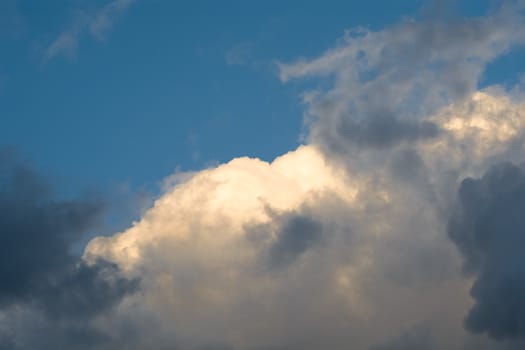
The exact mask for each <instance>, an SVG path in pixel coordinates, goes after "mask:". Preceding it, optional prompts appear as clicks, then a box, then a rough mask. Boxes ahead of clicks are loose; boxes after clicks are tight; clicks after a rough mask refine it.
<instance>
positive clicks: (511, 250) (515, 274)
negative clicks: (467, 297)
mask: <svg viewBox="0 0 525 350" xmlns="http://www.w3.org/2000/svg"><path fill="white" fill-rule="evenodd" d="M458 196H459V206H458V210H457V211H456V212H455V215H454V216H453V217H452V219H451V221H450V224H449V230H448V233H449V235H450V237H451V239H452V240H453V241H454V242H455V243H456V245H457V246H458V248H459V250H460V251H461V253H462V254H463V256H464V260H465V270H466V272H468V273H471V274H475V275H476V280H475V282H474V284H473V286H472V289H471V291H470V294H471V295H472V297H473V299H474V300H475V304H474V306H473V307H472V308H471V310H470V311H469V314H468V316H467V318H466V320H465V324H466V327H467V328H468V329H469V330H471V331H473V332H487V333H488V334H489V335H491V336H492V337H495V338H497V339H503V338H517V337H524V336H525V319H524V314H525V313H524V308H525V305H524V302H523V300H524V296H525V264H524V263H523V259H522V257H523V254H522V253H523V252H522V247H523V245H524V243H525V234H524V232H525V220H524V218H525V217H524V216H523V212H524V210H525V208H524V206H525V172H524V170H523V168H522V167H518V166H516V165H513V164H511V163H503V164H499V165H495V166H493V167H491V168H490V169H489V170H488V171H487V173H486V174H484V175H483V177H481V178H480V179H472V178H467V179H465V180H463V182H462V183H461V186H460V188H459V195H458Z"/></svg>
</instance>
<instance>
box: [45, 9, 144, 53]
mask: <svg viewBox="0 0 525 350" xmlns="http://www.w3.org/2000/svg"><path fill="white" fill-rule="evenodd" d="M133 1H134V0H111V1H109V2H108V3H106V4H105V5H104V6H102V7H101V8H99V9H97V10H96V11H95V12H94V13H92V12H88V11H80V12H79V14H78V15H77V17H76V18H75V19H74V21H73V23H72V25H71V26H70V27H69V28H67V29H66V30H64V31H63V32H62V33H60V34H59V35H58V36H57V37H56V38H55V39H54V40H53V41H52V42H51V43H50V44H49V45H48V46H47V48H46V50H45V58H46V59H51V58H53V57H56V56H59V55H64V56H66V57H72V56H74V55H75V53H76V50H77V48H78V42H79V40H80V37H81V36H83V35H85V34H86V33H89V34H91V35H92V36H93V37H94V38H95V39H97V40H105V38H106V35H107V33H108V32H109V30H110V29H111V27H112V26H113V22H114V20H115V17H116V16H118V15H120V14H122V13H123V12H125V11H126V10H127V9H128V7H129V6H130V5H131V4H132V3H133Z"/></svg>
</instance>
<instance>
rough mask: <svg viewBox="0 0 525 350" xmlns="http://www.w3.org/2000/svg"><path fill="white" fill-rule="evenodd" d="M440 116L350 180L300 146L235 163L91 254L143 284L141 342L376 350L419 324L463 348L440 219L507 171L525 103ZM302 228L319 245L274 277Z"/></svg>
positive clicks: (189, 184) (458, 109) (455, 275)
mask: <svg viewBox="0 0 525 350" xmlns="http://www.w3.org/2000/svg"><path fill="white" fill-rule="evenodd" d="M430 119H431V120H433V121H434V122H435V123H437V124H438V125H439V126H440V127H441V128H442V129H443V130H444V131H443V133H442V134H440V136H439V137H438V138H436V139H435V140H433V141H432V142H429V143H426V144H423V145H421V146H420V147H417V148H416V149H415V150H414V149H399V150H397V151H396V152H393V153H392V156H391V157H390V158H389V160H388V161H387V162H385V163H381V164H378V163H374V167H358V166H356V167H351V168H350V170H348V169H349V168H348V166H347V165H346V164H345V165H339V163H334V162H333V161H332V160H331V159H330V158H329V157H326V156H325V155H323V153H321V152H320V150H319V149H318V147H317V146H315V145H305V146H301V147H299V148H298V149H297V150H295V151H292V152H289V153H287V154H285V155H283V156H282V157H279V158H277V159H276V160H275V161H273V162H272V163H266V162H263V161H261V160H258V159H250V158H237V159H234V160H232V161H230V162H229V163H227V164H223V165H220V166H218V167H216V168H211V169H207V170H203V171H201V172H197V173H194V174H189V175H188V176H186V177H184V176H183V177H180V176H178V178H177V181H175V185H174V187H171V188H170V189H167V192H166V193H165V194H164V195H163V196H162V197H161V198H159V199H158V200H157V201H156V202H155V205H154V206H153V207H152V208H151V209H150V210H149V211H147V212H146V213H145V214H144V216H143V218H142V219H141V220H140V221H139V222H137V223H135V224H134V225H133V226H132V227H131V228H129V229H128V230H126V231H124V232H122V233H119V234H116V235H114V236H112V237H98V238H95V239H94V240H92V241H91V242H90V244H89V245H88V247H87V249H86V253H85V258H86V259H88V260H91V259H94V258H95V257H103V258H106V259H109V260H111V261H114V262H116V263H118V265H119V266H120V267H122V268H123V269H125V271H127V273H129V274H131V275H137V276H141V277H142V278H143V283H142V286H143V289H142V292H141V294H140V295H139V296H135V297H134V298H135V299H133V301H132V302H130V303H129V304H127V305H123V306H122V310H121V316H122V317H134V318H135V317H138V315H141V316H140V317H139V320H138V321H137V322H139V323H141V322H143V321H142V318H141V317H143V318H145V319H148V320H150V321H148V322H152V321H151V320H152V319H153V320H155V321H153V324H155V326H154V327H149V326H147V325H144V324H140V326H137V327H139V328H140V331H142V332H144V337H145V338H147V339H150V340H151V339H163V341H164V342H167V343H171V344H177V345H179V346H181V347H182V348H193V347H195V346H205V345H214V346H216V347H217V348H220V347H219V345H221V346H229V347H231V348H233V349H263V348H286V349H305V350H308V349H319V348H328V349H347V348H348V347H349V346H350V345H351V346H352V348H354V349H368V347H370V346H373V345H376V344H379V343H383V342H387V341H388V340H389V339H393V338H396V337H397V335H399V334H403V333H404V332H405V331H407V330H410V329H411V328H412V327H414V326H415V327H419V326H418V325H424V327H425V330H428V333H429V335H430V337H431V339H432V342H433V343H434V344H435V345H436V348H438V349H439V348H446V349H466V348H464V347H462V346H463V345H462V344H463V343H466V342H470V341H472V337H471V336H470V335H468V334H467V333H466V332H465V331H464V330H463V329H462V318H463V316H464V315H465V314H466V312H467V311H468V309H469V307H470V304H471V302H470V300H469V296H468V288H469V285H470V281H469V280H465V279H464V278H463V276H462V275H461V272H460V270H461V268H460V265H461V260H460V258H459V256H458V255H457V253H456V252H455V248H454V246H453V245H452V244H451V242H450V241H449V240H448V239H447V237H446V224H447V216H446V215H444V213H443V210H442V208H447V207H449V202H451V201H452V200H453V197H454V195H455V189H456V187H457V185H458V183H459V181H460V180H461V179H462V178H464V177H465V176H467V175H479V174H480V173H481V172H482V171H483V170H484V169H485V165H486V163H487V162H489V161H495V160H497V159H509V154H510V153H509V152H511V151H512V149H513V147H516V145H515V141H516V140H518V139H519V138H520V137H521V135H522V132H523V130H524V128H523V126H524V123H525V104H523V103H520V102H513V101H512V100H510V99H509V98H508V97H506V96H505V95H503V94H502V93H501V91H500V92H498V91H495V90H489V91H484V92H476V93H474V94H473V95H472V96H470V97H469V98H468V99H467V100H466V101H464V102H463V103H460V104H452V105H449V106H446V107H444V108H443V109H441V110H439V111H438V112H437V113H436V114H435V115H433V116H431V117H430ZM520 151H523V147H521V148H520ZM407 154H408V157H407ZM412 156H415V158H413V157H412ZM418 159H419V161H420V163H419V164H415V163H417V160H418ZM418 174H419V175H418ZM451 174H452V175H451ZM188 177H189V178H188ZM294 217H305V218H309V220H313V221H314V222H316V223H318V226H315V227H317V228H316V229H317V230H319V231H320V233H319V234H318V236H317V237H316V238H315V240H314V241H311V240H310V241H309V242H308V244H306V245H302V248H297V249H295V248H294V247H291V250H290V251H288V253H289V254H291V255H289V258H290V259H291V260H290V259H289V260H287V264H285V265H277V266H275V265H271V262H269V261H268V257H269V256H271V254H272V249H276V247H277V246H278V245H277V242H279V241H280V240H281V239H282V237H283V235H285V234H287V233H286V232H289V231H286V230H290V229H293V223H292V226H290V222H292V221H290V220H293V218H294ZM287 225H288V226H287ZM290 227H291V228H290ZM293 239H297V240H300V239H301V236H300V235H299V236H296V237H295V238H293ZM312 242H313V243H312ZM289 243H290V241H288V243H287V244H289ZM292 244H294V242H292ZM298 246H299V247H301V242H299V244H298ZM279 249H283V245H282V244H281V245H279ZM284 249H287V248H284ZM294 249H295V250H294ZM269 263H270V265H269ZM145 315H146V316H145ZM425 341H428V339H427V338H425ZM349 344H350V345H349ZM489 344H492V343H489ZM136 346H137V348H141V346H144V345H143V344H142V343H138V345H137V344H136ZM465 346H466V345H465ZM492 346H494V348H495V349H497V345H496V344H492ZM229 347H225V348H229Z"/></svg>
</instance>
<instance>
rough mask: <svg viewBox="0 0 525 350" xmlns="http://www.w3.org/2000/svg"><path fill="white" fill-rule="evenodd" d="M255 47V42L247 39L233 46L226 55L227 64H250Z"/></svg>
mask: <svg viewBox="0 0 525 350" xmlns="http://www.w3.org/2000/svg"><path fill="white" fill-rule="evenodd" d="M253 49H254V47H253V44H252V43H250V42H247V41H245V42H242V43H240V44H237V45H235V46H233V47H232V48H231V49H229V50H228V51H227V52H226V55H225V56H224V59H225V61H226V64H227V65H229V66H244V65H246V64H249V63H250V61H251V60H252V58H253V57H252V56H253Z"/></svg>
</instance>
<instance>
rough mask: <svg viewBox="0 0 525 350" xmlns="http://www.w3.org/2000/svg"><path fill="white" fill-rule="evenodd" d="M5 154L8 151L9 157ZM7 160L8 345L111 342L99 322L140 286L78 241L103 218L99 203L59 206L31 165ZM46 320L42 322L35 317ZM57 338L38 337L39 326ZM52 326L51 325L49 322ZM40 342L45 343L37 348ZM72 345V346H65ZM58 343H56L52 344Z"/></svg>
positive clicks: (3, 328)
mask: <svg viewBox="0 0 525 350" xmlns="http://www.w3.org/2000/svg"><path fill="white" fill-rule="evenodd" d="M4 153H5V154H4ZM4 153H3V154H2V156H1V157H0V170H1V171H0V237H1V242H2V244H1V245H0V348H2V349H26V348H27V349H29V348H39V349H40V348H42V349H47V348H48V345H44V344H47V343H48V342H49V344H55V345H57V346H59V345H60V344H65V343H68V342H72V344H74V346H75V347H76V348H79V349H80V348H82V347H81V343H83V342H92V341H95V340H96V341H97V342H98V341H99V340H102V339H104V337H105V335H104V333H103V332H99V331H97V330H96V329H95V328H92V327H91V326H90V322H91V320H93V319H94V318H96V317H97V316H99V315H102V314H104V313H105V312H107V311H109V310H111V309H112V308H113V307H114V306H115V305H117V304H118V303H119V302H120V301H121V299H122V298H123V297H124V296H125V295H127V294H129V293H130V292H133V291H135V290H136V289H137V287H138V280H136V279H126V278H125V277H123V276H120V275H119V273H118V270H119V269H118V267H117V266H116V265H115V264H112V263H110V262H107V261H104V260H102V259H99V260H96V261H94V262H93V264H87V263H85V262H83V261H82V260H81V259H80V257H79V256H78V254H77V255H75V254H74V253H73V252H72V248H73V245H74V243H76V242H77V241H78V240H79V239H80V238H82V235H83V234H84V233H85V232H86V231H87V230H89V229H92V228H93V227H94V225H95V224H96V223H97V221H98V220H99V218H100V215H101V213H102V210H103V208H104V205H103V203H102V202H101V201H100V200H99V199H95V198H86V199H81V200H68V201H58V200H55V199H54V198H53V197H52V195H51V192H50V191H51V190H50V189H49V188H48V186H47V185H46V184H45V183H44V182H43V181H42V180H41V179H40V178H39V177H38V176H37V175H36V174H35V173H34V172H33V171H32V170H31V169H30V168H29V167H28V166H27V165H25V164H23V163H22V162H20V161H18V160H16V159H15V158H14V156H13V155H11V154H9V153H8V152H4ZM38 319H40V320H41V321H40V322H36V321H35V320H38ZM39 323H40V325H39V327H44V328H43V329H42V331H44V329H45V331H46V332H52V333H53V334H52V335H51V334H50V335H38V334H37V335H35V336H34V338H33V335H31V334H29V333H30V332H31V328H32V326H31V324H33V325H34V326H36V325H37V324H39ZM46 323H47V325H46ZM33 341H35V342H36V343H37V344H39V345H35V344H33V345H31V344H32V342H33ZM63 342H65V343H63ZM49 346H51V345H49Z"/></svg>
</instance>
